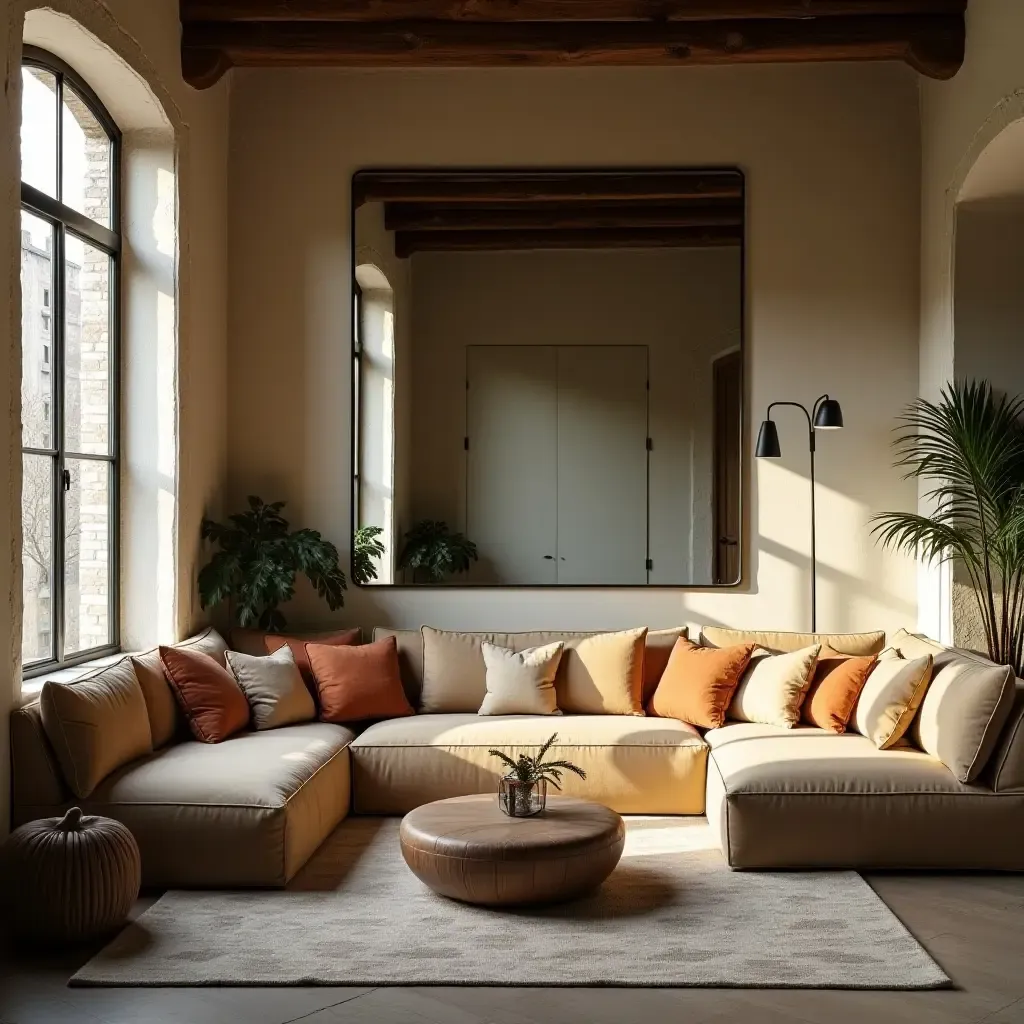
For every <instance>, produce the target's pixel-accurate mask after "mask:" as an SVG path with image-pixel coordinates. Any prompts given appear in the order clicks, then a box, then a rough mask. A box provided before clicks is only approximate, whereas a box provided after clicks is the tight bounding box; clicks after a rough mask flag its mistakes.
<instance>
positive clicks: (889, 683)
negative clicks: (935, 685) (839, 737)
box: [850, 651, 932, 750]
mask: <svg viewBox="0 0 1024 1024" xmlns="http://www.w3.org/2000/svg"><path fill="white" fill-rule="evenodd" d="M931 681H932V656H931V655H930V654H926V655H924V656H923V657H921V658H913V659H912V660H910V661H907V660H905V659H903V658H902V656H901V655H899V654H898V653H897V654H890V653H889V652H888V651H883V652H882V656H881V657H880V658H879V659H878V661H877V662H876V663H875V667H874V668H873V669H872V670H871V675H869V676H868V681H867V682H866V683H865V684H864V689H863V690H861V691H860V697H858V698H857V706H856V708H854V711H853V718H852V719H851V721H850V726H851V728H853V729H854V730H855V731H856V732H859V733H860V734H861V736H867V738H868V739H869V740H871V742H872V743H874V745H875V746H876V747H878V749H879V750H888V749H889V748H890V747H894V746H895V745H896V744H897V743H899V741H900V740H901V739H903V737H904V735H906V732H907V730H908V729H909V728H910V723H911V722H912V721H913V720H914V715H916V714H917V710H918V708H919V707H920V706H921V701H922V700H924V695H925V692H926V691H927V689H928V684H929V683H930V682H931Z"/></svg>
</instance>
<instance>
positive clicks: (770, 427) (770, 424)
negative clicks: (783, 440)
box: [755, 420, 782, 459]
mask: <svg viewBox="0 0 1024 1024" xmlns="http://www.w3.org/2000/svg"><path fill="white" fill-rule="evenodd" d="M755 454H756V455H757V457H758V458H759V459H779V458H781V457H782V449H781V448H780V447H779V431H778V428H777V427H776V426H775V423H774V421H773V420H762V421H761V429H760V430H759V431H758V432H757V450H756V452H755Z"/></svg>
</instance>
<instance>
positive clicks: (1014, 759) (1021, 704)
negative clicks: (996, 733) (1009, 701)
mask: <svg viewBox="0 0 1024 1024" xmlns="http://www.w3.org/2000/svg"><path fill="white" fill-rule="evenodd" d="M984 781H985V782H986V783H988V784H989V785H990V786H991V787H992V789H993V790H994V791H995V792H996V793H1021V792H1024V680H1020V679H1018V680H1017V692H1016V693H1015V694H1014V699H1013V708H1012V709H1011V711H1010V717H1009V719H1007V722H1006V725H1005V726H1003V732H1002V735H1000V737H999V742H998V743H997V744H996V749H995V750H994V751H993V753H992V757H991V759H990V760H989V763H988V765H987V767H986V771H985V777H984Z"/></svg>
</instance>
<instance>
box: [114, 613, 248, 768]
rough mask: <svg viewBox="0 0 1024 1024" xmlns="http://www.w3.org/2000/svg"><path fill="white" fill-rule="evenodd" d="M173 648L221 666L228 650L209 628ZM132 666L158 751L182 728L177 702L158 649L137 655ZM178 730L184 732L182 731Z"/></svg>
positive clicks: (218, 635)
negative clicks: (196, 654) (192, 652)
mask: <svg viewBox="0 0 1024 1024" xmlns="http://www.w3.org/2000/svg"><path fill="white" fill-rule="evenodd" d="M173 646H174V647H179V648H182V649H185V650H190V651H200V652H202V653H203V654H208V655H210V657H211V658H215V659H216V660H217V661H218V662H220V664H221V665H223V664H224V652H225V651H226V650H227V649H228V645H227V644H226V643H225V642H224V637H222V636H221V635H220V633H218V632H217V630H215V629H213V628H212V627H211V628H209V629H204V630H203V632H202V633H198V634H196V636H192V637H189V638H188V639H187V640H182V641H181V643H178V644H174V645H173ZM132 665H133V666H134V668H135V675H136V676H137V677H138V680H139V685H140V686H141V687H142V695H143V697H145V698H146V710H147V711H148V712H149V728H150V731H151V732H152V733H153V749H154V750H159V749H160V748H161V747H165V746H167V744H168V743H170V742H171V741H172V740H173V739H174V738H175V736H176V735H177V734H178V732H179V727H181V726H182V725H183V723H182V717H181V711H180V710H179V708H178V701H177V700H176V699H175V696H174V691H173V690H172V689H171V685H170V683H169V682H168V679H167V673H166V672H164V664H163V662H162V661H161V660H160V648H159V647H154V648H153V649H152V650H151V651H146V652H145V653H144V654H136V655H135V656H134V657H133V658H132ZM181 731H182V732H184V729H183V728H182V729H181Z"/></svg>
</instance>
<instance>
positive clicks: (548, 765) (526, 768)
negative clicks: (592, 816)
mask: <svg viewBox="0 0 1024 1024" xmlns="http://www.w3.org/2000/svg"><path fill="white" fill-rule="evenodd" d="M557 739H558V733H553V734H552V736H551V738H550V739H549V740H548V741H547V743H545V744H544V746H542V747H541V748H540V750H539V751H538V753H537V756H536V757H529V756H528V755H526V754H520V755H519V757H518V758H516V759H514V760H513V759H512V758H511V757H509V755H508V754H506V753H505V752H504V751H501V750H490V751H488V753H489V754H490V755H491V757H496V758H498V759H499V760H500V761H503V762H504V764H505V766H506V767H507V768H508V769H509V771H508V773H507V774H506V775H505V776H503V778H502V779H501V782H500V783H499V784H498V806H499V807H500V808H501V809H502V810H503V811H504V812H505V813H506V814H507V815H509V817H511V818H529V817H532V816H533V815H534V814H540V813H541V812H542V811H543V810H544V807H545V806H546V804H547V796H548V783H549V782H550V783H551V785H552V786H554V787H555V789H559V790H560V789H561V788H562V787H561V785H560V783H561V780H562V773H563V772H573V773H574V774H575V775H578V776H579V777H580V778H581V779H585V778H586V777H587V773H586V772H585V771H584V770H583V769H582V768H580V767H578V766H577V765H574V764H573V763H572V762H571V761H545V760H544V755H545V754H546V753H547V752H548V751H549V750H550V749H551V746H552V744H553V743H554V742H555V740H557Z"/></svg>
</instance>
